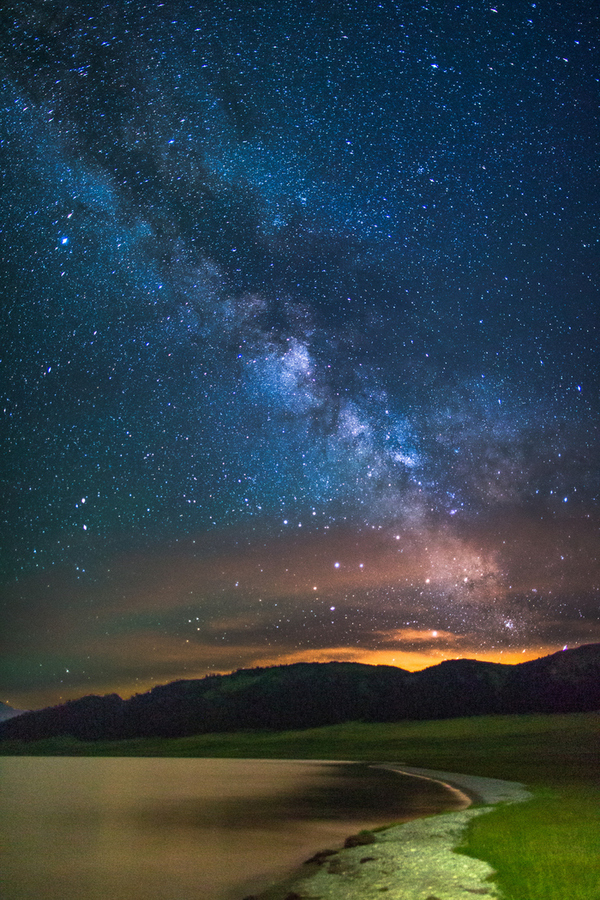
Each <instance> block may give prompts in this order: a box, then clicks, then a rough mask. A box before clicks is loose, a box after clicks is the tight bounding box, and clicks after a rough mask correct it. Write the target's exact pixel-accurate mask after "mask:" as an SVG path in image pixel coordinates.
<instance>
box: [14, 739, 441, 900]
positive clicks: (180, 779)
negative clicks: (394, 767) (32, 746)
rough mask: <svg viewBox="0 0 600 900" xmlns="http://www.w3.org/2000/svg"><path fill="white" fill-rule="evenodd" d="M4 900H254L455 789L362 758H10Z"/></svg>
mask: <svg viewBox="0 0 600 900" xmlns="http://www.w3.org/2000/svg"><path fill="white" fill-rule="evenodd" d="M0 784H1V793H0V834H1V838H2V864H1V870H2V876H1V878H2V882H1V883H2V885H3V887H2V897H3V900H242V898H243V897H244V896H245V895H246V894H249V893H252V892H255V891H259V890H261V889H262V888H264V887H266V886H267V885H268V884H270V883H272V882H274V881H277V880H278V879H280V878H283V877H284V876H286V875H287V874H288V873H289V872H290V871H291V870H292V869H293V868H295V867H296V866H298V865H300V863H302V862H303V861H304V860H305V859H306V858H307V857H309V856H310V855H312V854H313V853H314V852H316V851H317V850H320V849H323V848H324V847H334V848H335V847H339V846H340V845H341V844H342V843H343V840H344V838H345V837H346V836H347V835H348V834H351V833H353V832H356V831H358V830H360V829H361V828H365V827H373V826H374V825H376V824H383V823H386V822H390V821H392V820H396V821H398V820H400V819H402V818H410V817H414V816H415V815H418V814H420V813H422V812H426V811H431V810H435V809H436V808H437V807H441V808H449V807H451V805H452V802H453V800H452V798H450V797H448V796H446V795H444V792H443V791H442V789H441V788H439V787H438V788H437V790H436V788H435V787H431V786H429V785H427V787H426V788H424V785H425V784H426V783H424V782H421V784H420V785H418V788H415V787H414V785H415V784H416V782H414V781H412V780H409V779H403V778H402V777H400V776H398V775H396V774H394V773H390V772H387V773H386V772H376V771H374V770H367V769H366V767H364V766H357V765H353V764H333V763H321V762H312V761H296V760H246V759H165V758H154V759H144V758H131V757H127V758H116V759H115V758H89V757H86V758H73V757H2V758H0Z"/></svg>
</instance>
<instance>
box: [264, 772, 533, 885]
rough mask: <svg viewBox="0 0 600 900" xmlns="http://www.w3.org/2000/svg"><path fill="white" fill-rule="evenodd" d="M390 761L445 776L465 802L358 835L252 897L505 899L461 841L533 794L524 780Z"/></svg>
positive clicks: (427, 775) (426, 775) (419, 774)
mask: <svg viewBox="0 0 600 900" xmlns="http://www.w3.org/2000/svg"><path fill="white" fill-rule="evenodd" d="M386 768H388V769H393V770H394V771H398V772H402V773H405V774H409V775H413V776H416V777H419V778H427V779H430V780H433V781H437V782H441V783H443V784H444V785H445V786H446V787H447V789H448V790H449V791H452V792H453V793H454V794H455V795H456V796H457V798H458V796H459V795H460V799H461V800H462V803H463V808H462V809H460V810H458V811H454V812H446V813H440V814H438V815H433V816H428V817H426V818H422V819H414V820H412V821H410V822H405V823H403V824H401V825H393V826H391V827H390V828H387V829H384V830H382V831H375V832H371V833H369V834H365V835H360V836H357V840H356V843H357V844H358V845H357V846H347V847H345V848H344V849H341V850H339V851H335V852H328V851H326V848H324V851H325V852H323V853H321V854H317V855H316V857H315V858H314V860H313V861H312V862H309V863H306V864H305V865H304V866H303V867H302V869H301V870H300V871H298V872H296V873H295V874H294V875H293V876H292V877H291V878H289V879H287V880H286V881H285V882H282V883H281V884H278V885H275V886H273V887H271V888H269V889H268V890H267V891H264V892H263V893H261V894H259V895H257V896H256V898H252V900H373V898H374V897H377V896H378V895H379V894H381V895H382V896H385V897H386V898H388V900H473V897H475V896H481V897H487V898H500V894H499V892H498V890H497V889H496V887H495V885H494V884H493V882H491V881H490V880H489V879H490V876H491V875H493V874H494V873H493V870H492V869H491V867H490V866H489V865H488V864H487V863H485V862H483V861H481V860H477V859H472V858H470V857H468V856H463V855H461V854H459V853H456V852H454V848H455V847H457V846H458V844H459V843H460V841H461V838H462V836H463V834H464V831H465V828H466V826H467V825H468V823H469V821H470V820H471V819H472V818H473V817H474V816H479V815H484V814H485V813H486V812H489V811H490V810H491V809H493V806H494V805H495V804H497V803H519V802H523V801H524V800H527V799H528V798H529V797H530V796H531V795H530V794H529V792H528V791H526V790H525V788H524V787H523V785H521V784H518V783H516V782H510V781H500V780H498V779H494V778H480V777H476V776H471V775H462V774H457V773H454V772H440V771H435V770H431V769H419V768H414V767H405V766H400V765H389V766H386ZM358 840H360V841H361V843H358ZM362 841H364V843H362ZM347 843H353V841H349V842H347ZM247 900H250V898H247Z"/></svg>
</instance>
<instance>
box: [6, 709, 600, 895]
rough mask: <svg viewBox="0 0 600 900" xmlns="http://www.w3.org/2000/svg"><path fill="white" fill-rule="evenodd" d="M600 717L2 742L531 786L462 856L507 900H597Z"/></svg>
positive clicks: (21, 747) (474, 829) (481, 822)
mask: <svg viewBox="0 0 600 900" xmlns="http://www.w3.org/2000/svg"><path fill="white" fill-rule="evenodd" d="M599 748H600V716H598V715H597V714H595V713H582V714H573V715H556V716H540V715H535V716H482V717H474V718H468V719H448V720H443V721H435V722H400V723H394V724H381V725H377V724H373V725H370V724H369V725H367V724H361V723H348V724H346V725H336V726H331V727H327V728H315V729H308V730H306V731H295V732H273V733H271V732H241V733H235V734H212V735H199V736H196V737H186V738H171V739H151V740H131V741H113V742H98V743H87V744H84V743H80V742H78V741H75V740H73V739H71V738H55V739H52V740H47V741H37V742H34V743H29V744H28V743H24V742H12V741H11V742H4V744H2V743H0V753H8V754H21V753H25V754H28V755H33V754H44V755H102V756H184V757H199V756H206V757H210V756H215V757H216V756H221V757H254V758H280V759H284V758H297V759H347V760H350V759H356V760H368V761H390V762H392V761H395V762H402V763H405V764H406V765H414V766H424V767H427V768H432V769H443V770H446V771H449V772H462V773H466V774H471V775H483V776H487V777H491V778H503V779H507V780H509V781H519V782H522V783H524V784H526V785H527V786H528V787H529V788H530V789H531V790H532V792H533V794H534V797H533V799H532V800H530V801H529V802H527V803H522V804H514V805H504V806H499V807H498V808H496V809H494V810H493V811H492V812H490V813H488V814H486V815H483V816H479V817H477V818H475V819H474V820H473V821H472V823H471V825H470V826H469V829H468V832H467V834H466V837H465V842H464V845H463V847H462V848H461V852H465V853H467V854H468V855H471V856H476V857H478V858H479V859H485V860H486V861H487V862H489V863H490V865H491V866H492V867H493V868H494V869H495V870H496V871H497V873H498V875H497V877H496V878H497V883H498V885H499V887H500V888H501V890H502V891H503V893H504V895H505V896H506V898H508V900H600V865H599V863H598V860H599V859H600V789H599V786H600V752H599Z"/></svg>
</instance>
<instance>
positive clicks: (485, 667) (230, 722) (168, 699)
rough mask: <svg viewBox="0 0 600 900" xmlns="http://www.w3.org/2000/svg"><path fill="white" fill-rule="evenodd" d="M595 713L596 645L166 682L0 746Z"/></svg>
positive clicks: (59, 714)
mask: <svg viewBox="0 0 600 900" xmlns="http://www.w3.org/2000/svg"><path fill="white" fill-rule="evenodd" d="M594 709H600V644H590V645H587V646H584V647H579V648H578V649H575V650H565V651H561V652H559V653H554V654H552V656H547V657H544V658H543V659H536V660H533V661H531V662H526V663H520V664H519V665H516V666H509V665H503V664H500V663H486V662H479V661H478V660H474V659H457V660H449V661H447V662H443V663H440V664H439V665H436V666H431V667H430V668H428V669H424V670H423V671H422V672H406V671H404V670H403V669H398V668H396V667H394V666H367V665H363V664H361V663H340V662H331V663H296V664H294V665H290V666H273V667H270V668H257V669H240V670H239V671H237V672H233V673H232V674H231V675H210V676H207V677H206V678H202V679H198V680H190V681H174V682H172V683H171V684H165V685H160V686H159V687H155V688H153V689H152V690H151V691H148V693H146V694H137V695H136V696H134V697H132V698H131V699H130V700H122V699H121V698H120V697H119V696H117V694H110V695H108V696H106V697H95V696H89V697H82V698H81V699H79V700H72V701H70V702H69V703H65V704H63V705H61V706H55V707H49V708H47V709H42V710H38V711H35V712H28V713H24V714H22V715H21V716H19V717H18V718H15V719H11V720H9V721H6V722H1V723H0V739H8V738H20V739H23V740H34V739H37V738H42V737H51V736H55V735H62V734H68V735H73V736H74V737H76V738H79V739H81V740H98V739H102V738H104V739H115V738H129V737H151V736H163V737H175V736H183V735H191V734H204V733H208V732H217V731H237V730H240V729H275V730H284V729H294V728H310V727H318V726H321V725H333V724H336V723H341V722H347V721H365V722H394V721H400V720H402V719H443V718H454V717H458V716H472V715H490V714H499V713H525V712H544V713H548V712H550V713H553V712H584V711H588V710H594Z"/></svg>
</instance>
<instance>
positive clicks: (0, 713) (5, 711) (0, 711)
mask: <svg viewBox="0 0 600 900" xmlns="http://www.w3.org/2000/svg"><path fill="white" fill-rule="evenodd" d="M24 712H25V710H23V709H13V708H12V706H9V705H8V703H3V702H2V700H0V722H5V721H6V720H7V719H14V717H15V716H22V715H23V713H24Z"/></svg>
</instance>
